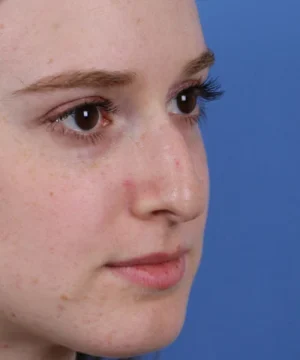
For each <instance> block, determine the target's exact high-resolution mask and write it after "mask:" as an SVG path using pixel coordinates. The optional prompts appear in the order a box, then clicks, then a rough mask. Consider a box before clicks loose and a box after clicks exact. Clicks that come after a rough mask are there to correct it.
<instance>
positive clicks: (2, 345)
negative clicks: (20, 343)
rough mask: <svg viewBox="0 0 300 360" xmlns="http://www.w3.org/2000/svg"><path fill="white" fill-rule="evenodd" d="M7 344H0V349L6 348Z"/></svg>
mask: <svg viewBox="0 0 300 360" xmlns="http://www.w3.org/2000/svg"><path fill="white" fill-rule="evenodd" d="M8 348H9V346H8V344H0V349H8Z"/></svg>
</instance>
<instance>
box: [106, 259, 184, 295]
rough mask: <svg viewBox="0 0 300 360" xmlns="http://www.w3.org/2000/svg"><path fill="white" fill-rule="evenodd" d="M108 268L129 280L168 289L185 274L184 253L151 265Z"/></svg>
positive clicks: (155, 287)
mask: <svg viewBox="0 0 300 360" xmlns="http://www.w3.org/2000/svg"><path fill="white" fill-rule="evenodd" d="M109 268H110V270H111V271H112V272H113V273H115V274H117V275H121V276H123V277H125V278H127V279H128V280H129V281H131V282H133V283H135V284H138V285H142V286H146V287H148V288H154V289H158V290H165V289H169V288H171V287H173V286H175V285H177V284H178V283H179V282H180V281H181V279H182V278H183V276H184V274H185V269H186V259H185V255H183V256H181V257H180V258H178V259H176V260H172V261H168V262H165V263H161V264H153V265H135V266H124V267H109Z"/></svg>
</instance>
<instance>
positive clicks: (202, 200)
mask: <svg viewBox="0 0 300 360" xmlns="http://www.w3.org/2000/svg"><path fill="white" fill-rule="evenodd" d="M189 131H193V130H189ZM195 131H196V130H195ZM195 137H198V138H197V140H195ZM189 140H191V139H190V138H189V136H185V135H184V134H183V132H182V131H181V130H180V129H178V128H177V127H175V126H174V125H173V124H171V123H170V122H168V123H164V124H163V125H160V126H158V127H157V128H156V129H152V130H149V131H147V132H146V133H144V136H143V139H142V140H140V142H139V143H138V144H141V145H140V146H137V147H136V148H135V149H136V153H135V155H134V158H135V160H136V161H135V164H134V166H135V169H134V173H135V174H136V176H135V177H134V178H135V181H134V189H133V188H132V189H131V190H132V191H131V196H132V198H131V202H130V203H131V205H130V207H131V212H132V213H133V214H134V215H135V216H136V217H139V218H140V219H144V220H145V219H154V218H156V219H157V218H158V217H159V218H164V219H165V220H167V221H168V223H170V224H173V225H174V224H176V223H182V222H187V221H191V220H193V219H195V218H197V217H199V216H201V214H202V213H203V212H204V211H205V210H206V208H207V202H208V171H207V163H206V157H205V150H204V147H203V145H202V139H201V137H200V134H195V133H193V135H192V142H191V144H189Z"/></svg>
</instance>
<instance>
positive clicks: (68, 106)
mask: <svg viewBox="0 0 300 360" xmlns="http://www.w3.org/2000/svg"><path fill="white" fill-rule="evenodd" d="M204 82H205V80H203V79H191V80H186V81H184V82H183V83H179V84H177V85H175V86H173V88H172V89H171V90H170V91H169V93H168V94H167V98H166V103H168V102H169V101H171V100H172V99H173V98H175V97H176V96H177V95H178V94H179V93H180V92H181V91H183V90H187V89H189V88H192V87H196V86H201V84H203V83H204ZM107 101H109V102H111V103H112V104H115V101H114V100H112V98H107V97H105V95H104V96H102V95H92V96H84V97H80V98H77V99H74V100H71V101H66V102H64V103H62V104H60V105H59V106H56V107H53V108H52V109H51V110H49V111H47V112H46V113H45V114H43V115H42V116H41V117H40V118H39V121H42V122H43V119H45V118H46V119H49V118H51V117H54V116H62V115H63V114H65V113H68V112H72V111H74V110H75V109H76V108H78V107H80V106H82V105H84V104H85V103H96V102H99V103H100V102H103V103H105V102H107ZM64 107H65V108H64ZM61 108H62V109H61ZM59 109H61V110H59ZM52 113H54V114H53V115H51V114H52Z"/></svg>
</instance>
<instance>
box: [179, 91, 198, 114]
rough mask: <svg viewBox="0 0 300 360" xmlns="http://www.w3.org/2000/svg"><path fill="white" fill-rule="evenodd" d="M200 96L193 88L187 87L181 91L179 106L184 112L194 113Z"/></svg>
mask: <svg viewBox="0 0 300 360" xmlns="http://www.w3.org/2000/svg"><path fill="white" fill-rule="evenodd" d="M197 100H198V96H197V94H195V91H193V89H187V90H183V91H182V92H180V93H179V94H178V95H177V97H176V101H177V107H178V109H179V111H180V112H181V113H183V114H190V113H192V112H193V111H194V110H195V108H196V107H197Z"/></svg>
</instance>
